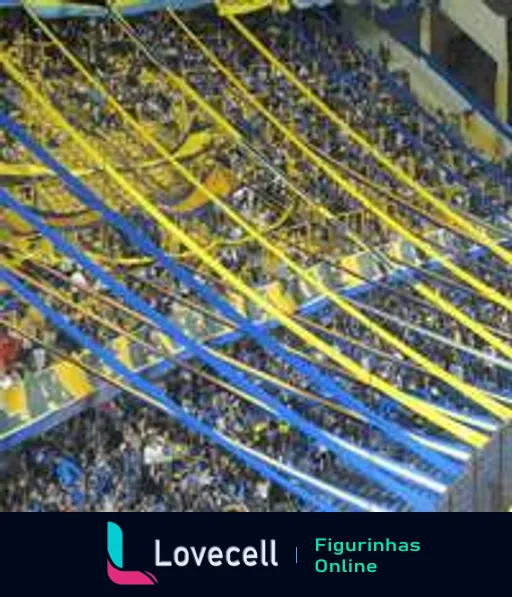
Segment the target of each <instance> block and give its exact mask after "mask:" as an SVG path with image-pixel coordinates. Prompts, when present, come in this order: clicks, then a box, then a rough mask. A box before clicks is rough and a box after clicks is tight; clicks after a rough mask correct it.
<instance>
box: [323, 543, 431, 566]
mask: <svg viewBox="0 0 512 597" xmlns="http://www.w3.org/2000/svg"><path fill="white" fill-rule="evenodd" d="M389 551H396V552H409V551H411V552H412V551H420V543H419V541H413V542H408V541H391V540H390V539H387V538H386V539H384V540H382V541H373V540H372V539H368V540H367V541H333V540H332V539H326V538H325V537H319V538H317V539H316V540H315V552H316V553H317V554H318V553H319V552H328V554H329V555H328V557H329V558H330V557H331V556H332V555H335V556H343V558H342V559H341V560H338V561H336V562H334V561H332V562H331V561H328V560H326V559H325V557H324V558H320V559H316V560H315V570H316V571H317V572H377V564H376V563H375V562H356V561H353V560H352V558H351V557H350V555H349V554H351V553H353V552H359V553H360V552H389ZM324 555H327V554H324Z"/></svg>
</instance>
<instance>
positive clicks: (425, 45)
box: [420, 7, 432, 54]
mask: <svg viewBox="0 0 512 597" xmlns="http://www.w3.org/2000/svg"><path fill="white" fill-rule="evenodd" d="M420 47H421V49H422V50H423V52H425V53H426V54H431V52H432V9H431V8H430V7H427V8H425V9H424V10H423V13H422V15H421V21H420Z"/></svg>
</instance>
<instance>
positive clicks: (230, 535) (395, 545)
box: [0, 514, 512, 597]
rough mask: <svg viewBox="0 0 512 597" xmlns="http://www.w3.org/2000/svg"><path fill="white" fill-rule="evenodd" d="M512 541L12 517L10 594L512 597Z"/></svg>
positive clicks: (392, 518) (362, 525) (361, 526)
mask: <svg viewBox="0 0 512 597" xmlns="http://www.w3.org/2000/svg"><path fill="white" fill-rule="evenodd" d="M511 535H512V515H507V514H495V515H493V514H481V515H479V514H472V515H458V516H457V515H453V514H452V515H448V516H443V515H428V514H423V515H412V514H411V515H405V514H404V515H398V514H389V515H380V516H372V515H356V514H341V515H325V514H324V515H321V514H318V515H317V514H304V515H295V516H294V515H292V514H274V515H272V514H251V515H248V516H243V517H240V516H233V514H108V515H107V514H82V515H81V514H75V515H70V516H64V515H62V514H59V515H54V514H46V515H44V516H41V515H40V516H35V515H29V514H3V515H1V516H0V537H1V541H2V543H1V545H2V547H1V550H2V556H1V560H0V562H1V566H2V579H3V581H2V585H0V593H1V594H3V595H19V596H21V595H29V592H30V591H36V593H35V594H37V595H41V592H42V591H44V594H48V595H58V594H71V595H79V594H84V595H90V596H91V597H96V595H106V594H123V593H124V594H134V593H135V592H136V593H137V594H141V595H142V594H144V595H153V594H156V593H157V592H166V593H168V594H169V593H173V592H174V593H175V594H176V593H177V592H178V591H179V592H180V594H182V595H196V594H197V595H199V594H208V595H210V594H212V595H227V594H228V595H229V594H236V595H244V594H245V593H246V592H252V591H254V590H256V591H258V593H259V594H260V595H261V596H262V597H266V596H267V594H268V595H271V594H277V593H284V594H288V593H290V592H291V591H296V592H297V594H305V593H306V592H311V591H329V592H331V591H336V592H338V591H343V592H347V591H350V592H351V594H354V593H353V592H354V591H364V592H365V593H364V594H365V595H371V594H375V595H378V594H382V593H384V592H385V593H386V594H387V595H395V594H397V595H402V594H404V595H405V594H409V595H410V594H413V595H414V594H416V593H418V592H421V593H422V594H425V593H427V592H430V593H432V595H448V594H452V593H453V594H462V592H470V593H469V594H473V593H474V592H475V591H477V590H479V591H481V590H483V589H484V590H486V591H487V592H489V593H492V592H494V591H498V590H499V591H501V590H503V589H504V588H506V587H508V589H509V591H510V588H511V586H512V585H511V584H510V568H511V565H512V549H511V547H510V546H511V539H510V537H511ZM299 592H300V593H299ZM329 594H330V595H331V594H337V593H329ZM313 595H314V597H316V595H315V594H313ZM321 595H322V597H324V595H327V593H321Z"/></svg>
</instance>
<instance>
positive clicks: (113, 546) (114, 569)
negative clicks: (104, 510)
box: [107, 522, 157, 585]
mask: <svg viewBox="0 0 512 597" xmlns="http://www.w3.org/2000/svg"><path fill="white" fill-rule="evenodd" d="M107 573H108V577H109V578H110V580H111V581H112V582H113V583H115V584H116V585H156V583H157V580H156V578H155V577H154V575H153V574H151V572H142V570H123V531H122V529H121V527H120V526H119V525H118V524H115V523H114V522H108V523H107Z"/></svg>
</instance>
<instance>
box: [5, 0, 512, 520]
mask: <svg viewBox="0 0 512 597" xmlns="http://www.w3.org/2000/svg"><path fill="white" fill-rule="evenodd" d="M238 8H239V7H238ZM281 8H284V7H281ZM223 9H224V10H223V13H224V15H223V18H219V17H218V16H217V15H216V14H215V12H214V11H213V10H211V9H205V10H203V11H199V12H190V13H184V14H182V13H180V14H179V15H178V14H176V13H175V12H173V11H172V10H170V9H169V10H164V11H158V12H155V13H151V14H149V15H144V17H142V18H136V17H134V18H131V19H130V20H126V19H125V17H123V15H122V13H121V12H120V11H119V10H118V8H117V7H116V6H111V7H110V8H109V9H108V11H107V12H106V13H105V14H104V15H103V16H104V18H102V19H95V20H94V21H91V20H90V19H78V18H66V19H59V20H55V21H54V20H49V21H46V20H45V21H43V20H41V19H40V16H39V15H38V12H37V11H35V10H34V9H33V7H31V5H28V4H25V5H24V11H23V12H17V13H16V16H15V17H13V18H15V19H16V23H17V28H15V29H13V28H10V29H9V31H10V32H13V33H12V35H11V34H9V35H6V36H2V40H3V44H2V47H1V48H0V62H1V65H2V66H1V68H2V71H1V83H0V90H1V97H2V103H3V106H2V113H1V114H0V125H1V128H2V130H3V133H2V134H3V145H2V159H1V163H0V173H1V175H2V181H3V185H4V188H3V190H2V191H1V193H0V203H1V204H2V216H3V223H4V227H3V228H4V229H3V233H2V237H1V242H2V252H1V259H2V270H0V280H1V281H2V283H3V287H2V291H3V299H2V300H3V314H2V321H3V324H2V325H3V339H2V345H1V346H2V352H1V353H0V354H1V361H0V365H1V366H2V370H3V377H2V388H3V389H2V400H3V411H4V414H3V419H2V420H1V421H0V424H1V425H2V439H1V441H2V442H3V445H4V447H11V446H12V445H13V444H14V443H17V442H19V441H20V440H21V439H25V438H27V437H29V436H30V435H32V434H34V433H37V432H40V431H42V430H46V429H48V428H51V427H53V426H54V425H55V424H56V423H57V422H59V421H62V420H63V419H64V418H68V417H70V416H76V415H77V413H78V412H79V411H81V410H82V409H83V407H84V406H86V405H90V404H99V403H101V402H104V401H107V400H111V399H112V398H113V397H114V395H116V392H122V394H123V398H122V400H121V401H120V402H118V403H117V406H116V407H114V412H115V413H117V415H115V416H117V417H119V418H118V419H117V422H115V423H113V422H109V420H110V417H111V415H108V414H102V415H101V422H99V423H98V429H99V432H100V434H101V439H100V440H99V442H100V444H101V449H99V450H97V451H96V452H91V453H88V454H87V455H86V456H84V457H82V456H80V457H78V456H77V455H76V454H75V456H74V455H73V454H74V449H73V448H72V447H71V446H72V444H71V442H66V446H67V447H66V448H65V449H64V448H63V449H62V450H59V449H56V450H55V447H54V445H55V438H58V437H62V434H64V436H66V433H69V434H70V437H73V438H75V437H80V438H81V439H79V440H78V445H87V441H88V440H87V437H88V434H89V431H87V426H88V425H89V424H90V418H88V417H89V415H87V414H85V415H81V416H80V418H79V419H78V420H77V421H78V422H77V423H76V424H73V422H71V423H69V424H66V425H67V426H66V427H63V428H60V429H57V430H56V431H54V432H52V433H50V434H49V435H48V439H44V440H42V447H39V448H35V449H36V450H42V454H43V456H44V458H43V461H44V466H42V467H40V468H39V467H36V472H33V471H31V470H30V467H31V466H32V465H30V466H29V467H28V469H27V466H26V462H27V461H28V462H32V460H33V458H34V455H33V450H34V447H33V444H29V445H28V447H27V448H26V450H27V452H26V456H24V457H23V460H22V464H21V465H20V466H21V467H22V468H21V470H20V471H18V472H16V470H14V473H12V474H13V477H12V483H10V484H9V486H8V489H7V490H6V494H5V495H4V498H3V499H4V502H3V503H4V504H5V505H4V507H5V508H9V509H12V508H15V507H20V506H19V500H20V499H21V498H20V497H19V496H20V493H19V491H20V490H19V479H20V478H21V479H23V478H24V477H26V475H27V474H28V475H29V476H30V477H32V476H33V481H32V482H33V483H34V484H35V485H37V491H36V493H37V492H39V495H38V496H36V497H35V498H34V500H35V501H36V502H37V504H38V506H37V507H38V508H43V509H45V508H47V507H49V505H48V504H49V503H50V502H51V507H52V508H54V507H56V508H57V509H73V508H78V507H80V508H84V509H101V508H102V507H106V505H105V504H106V502H108V503H109V506H108V507H113V508H115V509H123V508H125V509H126V508H130V509H131V508H135V509H137V508H141V507H144V508H152V507H156V504H158V507H159V508H162V507H163V508H174V507H177V506H174V505H172V504H171V502H170V501H169V500H171V499H172V500H174V499H178V498H176V497H175V496H174V497H172V498H171V497H170V496H167V494H168V493H169V492H176V491H178V490H177V489H176V479H175V478H174V477H173V472H172V471H171V472H169V471H168V470H167V465H166V464H164V463H162V461H163V462H167V463H168V462H169V461H173V460H175V461H176V462H177V461H179V462H180V466H183V467H184V470H185V472H184V473H183V471H181V473H182V474H183V479H185V481H186V480H187V479H188V480H190V479H191V478H192V477H195V476H197V474H198V473H197V467H199V469H203V472H204V474H205V476H206V477H208V478H209V479H210V480H209V481H208V483H209V484H210V485H211V487H212V496H215V497H214V498H213V497H212V500H211V501H210V502H209V503H208V504H203V503H202V502H201V500H200V499H198V495H197V491H198V488H197V486H195V488H192V489H190V488H188V487H185V488H182V489H180V490H179V491H181V492H182V493H181V497H180V498H179V499H180V500H181V502H182V506H181V507H190V508H197V509H203V508H212V509H220V508H223V507H225V506H226V505H230V504H231V505H232V504H233V503H235V504H238V505H239V506H243V507H247V508H249V509H251V508H252V509H254V508H256V509H261V508H263V509H268V508H273V507H274V506H275V503H273V505H272V506H270V505H269V502H268V487H269V486H267V485H266V483H267V482H268V483H270V482H271V483H272V487H274V488H277V487H280V488H281V489H282V490H284V491H285V492H286V493H283V494H282V493H278V496H279V499H278V500H277V501H278V502H279V508H282V507H285V508H289V507H290V504H292V506H291V507H292V508H294V509H295V508H300V509H303V508H307V509H309V508H314V509H328V510H348V509H359V510H388V509H391V510H401V511H409V510H435V509H438V510H439V509H447V508H448V509H450V508H451V509H475V508H476V509H496V508H501V507H503V500H504V499H508V498H506V497H504V496H510V494H509V493H508V491H509V488H508V486H507V485H506V482H507V479H509V477H510V474H509V473H510V469H509V467H510V466H511V462H510V460H512V458H511V456H512V455H511V454H510V444H509V443H507V441H509V439H510V438H509V435H510V434H509V432H508V431H506V429H507V425H508V423H509V421H510V415H511V412H512V411H511V399H512V395H511V393H510V390H511V358H510V357H511V354H512V348H511V346H510V338H511V336H512V324H511V315H510V306H511V304H512V303H511V298H510V296H511V276H510V273H511V272H510V255H511V253H510V251H509V249H508V243H509V240H510V230H511V220H510V218H511V213H510V195H509V187H510V179H509V178H507V176H506V173H505V172H504V171H503V170H502V169H501V167H500V164H493V163H491V162H489V161H488V160H486V159H485V157H484V156H481V155H479V154H477V153H475V150H473V149H471V148H469V147H468V146H467V145H466V143H465V142H464V141H462V139H461V138H459V137H457V136H454V135H453V134H448V133H447V128H446V123H444V122H439V121H438V120H437V116H433V115H431V114H428V113H426V112H425V110H424V109H422V108H420V106H419V104H417V105H416V106H415V108H414V109H413V110H411V109H410V108H409V107H408V106H407V105H405V104H404V100H403V97H402V96H401V95H400V94H395V93H394V92H393V87H392V86H391V87H390V86H389V83H388V80H389V73H388V72H387V71H386V70H385V64H379V63H376V62H375V58H372V57H370V56H368V55H367V54H366V53H365V52H364V51H363V50H362V49H361V48H360V47H359V46H358V45H357V44H356V43H355V42H354V40H353V39H352V38H351V36H350V35H349V34H348V33H347V32H346V31H345V30H343V29H340V28H338V27H335V28H333V27H332V24H330V23H329V21H328V20H327V19H326V17H328V19H332V18H335V19H339V14H338V13H337V12H336V11H335V10H331V11H330V12H329V13H328V14H327V13H325V12H320V13H318V12H315V11H307V12H303V11H292V12H290V13H286V14H280V13H279V12H278V13H275V12H270V11H263V12H256V13H254V14H250V15H248V16H246V17H245V18H244V19H243V20H240V19H239V18H238V17H236V16H234V14H232V11H230V10H229V6H227V5H226V6H224V5H223ZM105 10H106V9H105ZM94 12H95V14H96V12H97V9H96V8H95V9H94ZM4 26H5V24H4ZM21 32H23V33H21ZM157 380H159V381H157ZM130 396H131V397H133V398H136V399H138V400H139V401H141V402H142V404H145V405H151V406H152V407H154V408H156V409H160V410H163V412H164V413H167V414H171V415H172V417H173V419H174V422H173V423H172V424H170V423H167V424H166V422H165V421H166V418H165V417H162V418H158V417H156V415H155V417H156V418H154V417H153V415H149V414H148V411H147V408H146V406H143V407H141V406H137V407H129V406H128V405H129V402H128V401H127V400H128V398H129V397H130ZM91 401H92V402H91ZM132 408H133V409H134V410H133V409H132ZM125 410H126V412H124V411H125ZM112 416H114V415H112ZM148 421H149V422H148ZM111 425H113V427H115V428H117V431H116V432H115V433H114V435H116V436H117V437H118V440H119V441H118V440H113V439H112V438H111V437H110V436H109V429H110V426H111ZM180 425H181V426H182V427H183V428H184V429H186V430H187V431H186V434H185V435H184V432H183V431H178V426H180ZM162 426H163V427H162ZM141 427H144V429H143V430H142V429H141ZM162 429H166V431H165V432H163V431H162ZM111 431H112V432H113V430H112V429H111ZM162 433H165V435H163V437H161V436H162ZM52 434H53V435H52ZM119 434H120V435H121V436H125V439H124V440H121V439H120V438H119ZM141 434H142V435H143V436H144V438H143V439H141V438H140V437H138V435H139V436H140V435H141ZM195 434H199V436H200V437H201V438H202V439H200V440H197V439H196V437H195ZM507 434H508V435H507ZM159 437H160V439H159ZM175 437H179V438H182V439H183V441H182V442H180V441H177V440H175V439H173V438H175ZM205 440H208V442H209V444H208V445H214V444H216V445H217V447H218V448H221V449H223V450H226V451H227V452H228V454H229V455H230V459H229V460H226V456H224V455H222V456H221V452H217V451H216V450H217V448H216V449H215V450H214V451H213V452H210V451H209V449H208V448H206V447H205V444H204V442H205ZM57 441H58V440H57ZM74 442H75V439H73V443H74ZM112 442H114V444H115V450H114V451H113V452H112V455H111V456H110V457H109V455H108V450H109V445H110V444H111V443H112ZM171 444H180V445H181V446H183V445H185V448H184V449H183V452H184V453H186V457H185V456H183V454H182V453H181V452H180V455H179V456H178V455H177V453H175V452H172V450H171V453H170V454H167V452H166V451H165V447H167V449H168V448H169V447H170V445H171ZM50 446H51V447H50ZM146 451H147V452H148V454H146V453H145V452H146ZM164 453H166V454H167V456H164V455H163V454H164ZM151 454H153V456H152V455H151ZM154 454H156V456H155V455H154ZM142 455H145V458H146V464H147V465H148V464H149V465H150V475H149V479H150V481H151V482H150V483H149V488H148V485H147V483H146V481H147V478H145V477H144V475H145V473H144V470H145V469H144V466H143V464H142V462H141V458H142ZM109 458H110V460H109ZM231 458H232V459H234V460H233V462H232V461H231ZM478 458H479V459H480V460H478ZM36 460H37V458H36ZM182 461H184V462H182ZM158 462H160V464H158ZM219 462H223V463H224V462H230V464H229V466H227V467H224V466H222V465H221V466H219ZM470 462H472V463H473V464H469V463H470ZM474 463H477V464H474ZM56 465H57V468H54V467H55V466H56ZM59 466H61V467H64V468H66V467H67V468H66V470H67V471H68V473H69V474H68V473H66V474H65V473H63V472H62V470H61V469H59V468H58V467H59ZM468 466H479V467H481V469H482V470H481V471H480V472H481V475H480V477H481V478H482V484H481V486H479V488H477V489H476V492H475V487H474V477H473V476H472V475H471V474H470V473H469V472H468V471H469V469H468ZM15 468H16V467H15ZM70 468H71V469H72V471H73V472H72V473H71V472H69V469H70ZM171 468H172V467H171ZM37 471H40V472H41V479H45V480H46V481H44V482H42V481H41V479H38V473H37ZM205 471H206V472H205ZM249 471H253V472H249ZM146 472H147V471H146ZM174 472H175V471H174ZM181 473H180V474H181ZM52 475H56V478H59V479H60V482H61V489H58V488H57V487H58V486H57V485H56V484H54V483H53V482H51V481H50V484H49V487H46V488H44V487H43V485H44V483H45V482H46V483H47V484H48V476H49V478H50V479H51V478H52ZM59 475H60V476H59ZM493 475H494V476H493ZM70 476H71V477H72V479H73V482H72V483H71V482H69V483H68V484H66V483H64V482H63V481H62V478H63V477H65V478H66V479H68V478H69V477H70ZM99 477H101V479H103V480H98V478H99ZM91 478H94V483H93V490H91V491H90V492H88V491H89V490H87V491H86V490H85V486H88V479H89V481H90V479H91ZM105 478H107V479H108V482H107V481H105ZM261 479H265V480H266V481H265V482H264V483H263V485H262V484H261V483H262V481H261ZM490 479H492V481H490ZM23 483H24V482H23ZM180 483H181V480H180ZM183 483H184V485H187V483H186V482H183ZM489 484H491V485H492V490H491V491H489V490H488V489H487V490H486V491H483V492H482V490H481V487H483V486H484V485H486V486H487V487H489ZM155 486H156V487H157V489H155ZM73 488H74V489H73ZM213 488H214V489H213ZM75 490H76V491H75ZM179 491H178V493H179ZM59 492H60V493H59ZM189 492H190V495H189ZM50 494H51V495H50ZM78 494H79V496H78ZM247 494H250V496H252V497H250V498H247V497H246V496H247ZM73 496H74V497H73ZM286 496H292V497H293V501H292V502H290V501H289V497H286ZM50 498H51V499H50ZM22 499H23V500H24V501H23V506H21V507H32V506H30V505H29V501H30V500H28V499H27V496H26V495H25V496H23V498H22ZM30 499H31V500H32V498H30ZM112 503H114V504H113V505H112ZM183 503H184V504H187V505H186V506H183ZM17 504H18V506H17ZM142 504H143V505H142ZM190 504H192V505H190ZM283 504H285V505H283Z"/></svg>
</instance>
